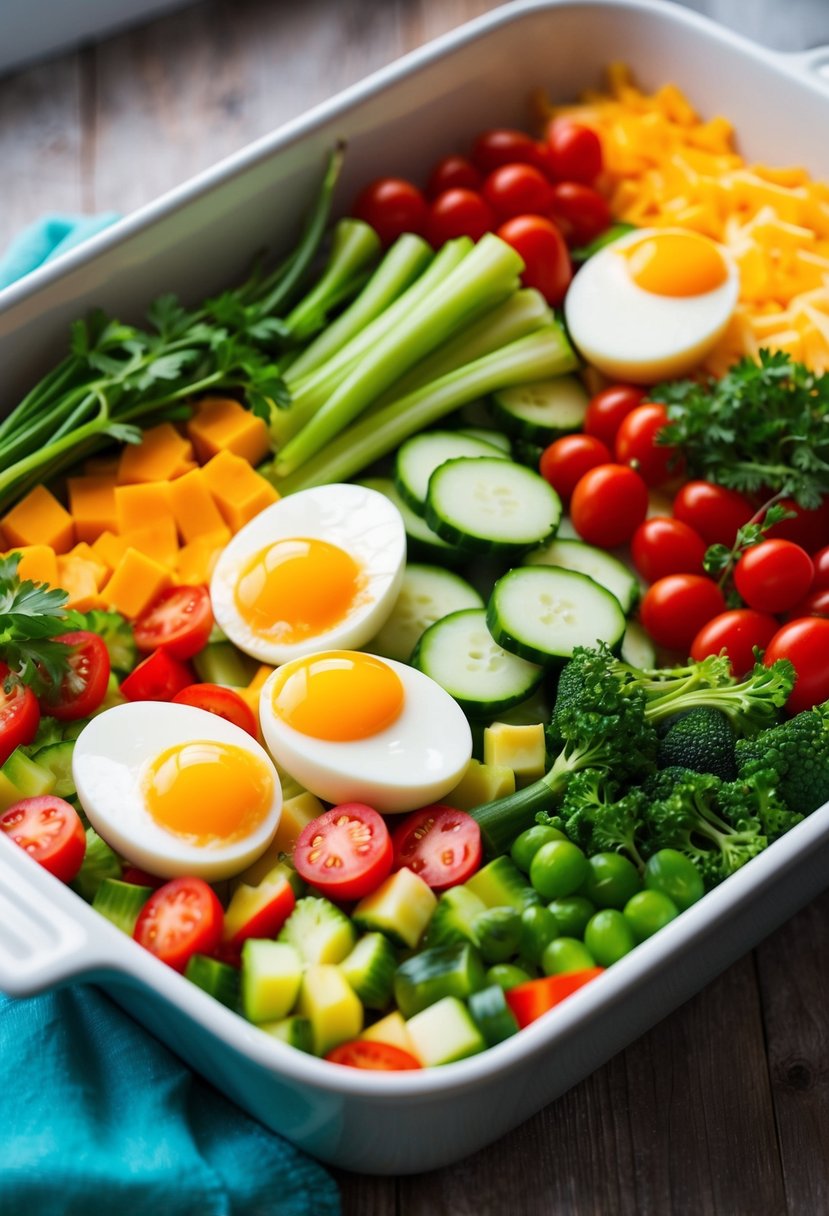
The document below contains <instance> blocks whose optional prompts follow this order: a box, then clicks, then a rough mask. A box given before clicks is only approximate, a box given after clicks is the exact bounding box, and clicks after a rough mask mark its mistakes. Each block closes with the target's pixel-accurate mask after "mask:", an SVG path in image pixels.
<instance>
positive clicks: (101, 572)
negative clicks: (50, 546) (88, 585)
mask: <svg viewBox="0 0 829 1216" xmlns="http://www.w3.org/2000/svg"><path fill="white" fill-rule="evenodd" d="M67 556H68V557H77V558H82V559H83V560H84V561H85V562H88V563H89V564H90V565H91V566H92V567H93V569H94V574H95V585H96V587H97V589H98V590H99V591H100V589H101V587H103V585H104V583H105V582H106V581H107V579H108V578H109V576H110V574H111V573H112V568H111V567H110V566H108V565H107V563H106V562H103V561H101V559H100V558H99V557H98V555H97V553H96V552H95V550H94V549H93V548H92V546H91V545H89V544H87V543H86V541H81V542H80V543H79V544H77V545H75V547H74V548H73V549H70V550H69V553H68V554H67Z"/></svg>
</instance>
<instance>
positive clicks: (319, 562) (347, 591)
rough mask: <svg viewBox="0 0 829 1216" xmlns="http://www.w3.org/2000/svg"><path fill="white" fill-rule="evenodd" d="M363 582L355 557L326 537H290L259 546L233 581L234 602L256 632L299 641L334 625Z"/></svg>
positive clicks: (355, 596) (347, 609)
mask: <svg viewBox="0 0 829 1216" xmlns="http://www.w3.org/2000/svg"><path fill="white" fill-rule="evenodd" d="M363 584H364V578H363V576H362V571H361V569H360V566H359V565H358V563H357V562H356V561H355V560H354V558H353V557H352V556H351V555H350V554H349V553H346V552H345V550H344V549H340V548H338V547H337V545H332V544H329V542H328V541H325V540H317V539H309V538H307V537H292V538H290V539H287V540H278V541H276V542H275V544H272V545H269V546H268V548H267V549H262V550H260V552H259V553H257V554H256V555H255V556H254V557H253V558H252V559H251V560H250V561H249V562H248V563H247V565H246V566H245V567H244V568H243V570H242V573H241V576H240V578H239V580H238V582H237V584H236V591H235V598H236V607H237V608H238V610H239V614H240V616H241V617H242V619H243V620H244V621H246V622H247V624H248V625H250V626H251V628H252V629H253V630H254V631H255V632H256V633H259V634H267V635H268V637H271V638H278V640H279V641H280V642H284V643H288V644H290V643H293V642H301V641H303V640H304V639H305V638H309V637H314V636H316V635H317V634H319V633H325V631H326V630H328V629H332V628H333V627H334V626H335V625H336V624H337V623H338V622H339V621H341V620H343V618H344V617H346V616H347V615H348V613H349V612H350V611H351V610H352V609H353V608H354V606H355V605H356V604H357V602H358V600H359V596H360V593H361V591H362V588H363Z"/></svg>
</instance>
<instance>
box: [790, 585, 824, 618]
mask: <svg viewBox="0 0 829 1216" xmlns="http://www.w3.org/2000/svg"><path fill="white" fill-rule="evenodd" d="M802 616H825V617H829V587H818V588H817V590H816V591H810V592H809V594H808V595H804V597H803V599H802V600H800V601H799V603H797V604H795V606H794V608H790V609H789V611H788V612H787V613H786V616H785V619H786V620H787V621H796V620H799V619H800V617H802Z"/></svg>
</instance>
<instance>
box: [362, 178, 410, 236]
mask: <svg viewBox="0 0 829 1216" xmlns="http://www.w3.org/2000/svg"><path fill="white" fill-rule="evenodd" d="M427 210H428V208H427V204H426V199H425V198H424V196H423V194H422V192H421V191H420V190H418V188H417V186H415V185H413V184H412V183H411V182H408V181H406V180H405V179H404V178H402V177H380V178H378V179H377V180H376V181H373V182H370V183H369V185H368V186H366V188H365V189H364V190H363V191H361V193H360V194H359V195H358V196H357V200H356V202H355V203H354V207H353V210H352V214H353V215H355V216H356V217H357V219H359V220H364V221H365V223H367V224H370V225H371V226H372V228H373V229H374V231H375V232H376V233H377V235H378V236H379V238H380V240H381V242H382V243H383V244H384V245H391V244H392V242H393V241H396V240H397V238H398V237H399V236H400V235H401V234H402V233H404V232H417V233H420V234H421V235H422V234H423V233H424V232H425V230H426V216H427Z"/></svg>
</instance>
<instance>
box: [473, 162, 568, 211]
mask: <svg viewBox="0 0 829 1216" xmlns="http://www.w3.org/2000/svg"><path fill="white" fill-rule="evenodd" d="M482 193H483V196H484V198H485V199H486V201H487V202H488V203H489V205H490V207H491V208H492V210H493V211H494V212H495V214H496V215H497V216H498V218H499V219H501V220H506V219H509V218H510V217H511V216H514V215H527V214H532V215H544V214H545V213H546V212H547V210H548V209H549V208H550V206H551V204H552V201H553V188H552V186H551V185H550V183H549V182H548V181H547V179H546V177H545V176H544V174H543V173H541V172H540V171H539V170H538V169H535V168H533V166H532V165H522V164H518V163H513V164H510V165H499V167H498V168H497V169H493V170H492V172H491V173H489V174H488V175H487V177H486V179H485V181H484V185H483V190H482Z"/></svg>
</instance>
